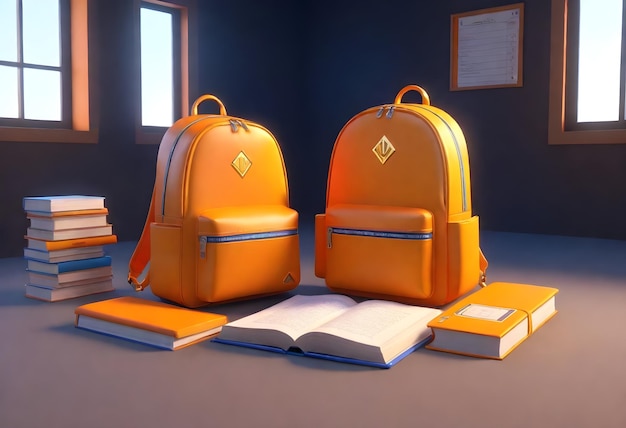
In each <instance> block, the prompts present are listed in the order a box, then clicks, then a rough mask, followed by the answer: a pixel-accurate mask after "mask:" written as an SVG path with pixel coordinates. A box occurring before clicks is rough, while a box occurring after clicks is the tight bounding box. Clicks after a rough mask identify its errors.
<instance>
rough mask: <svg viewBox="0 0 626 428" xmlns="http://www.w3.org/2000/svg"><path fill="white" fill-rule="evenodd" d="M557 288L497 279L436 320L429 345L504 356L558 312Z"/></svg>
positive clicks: (430, 324) (451, 349)
mask: <svg viewBox="0 0 626 428" xmlns="http://www.w3.org/2000/svg"><path fill="white" fill-rule="evenodd" d="M558 291H559V290H558V289H556V288H552V287H543V286H538V285H528V284H514V283H508V282H495V283H492V284H490V285H488V286H486V287H483V288H481V289H480V290H478V291H476V292H475V293H473V294H470V295H469V296H467V297H465V298H463V299H461V300H460V301H458V302H456V303H454V304H453V305H452V306H450V307H449V308H448V309H446V310H445V311H444V312H443V313H442V314H441V315H440V316H438V317H436V318H435V319H433V320H432V321H431V322H430V323H429V324H428V326H429V327H430V328H432V330H433V334H434V339H433V340H432V341H431V342H430V343H429V344H428V345H426V348H428V349H432V350H436V351H445V352H451V353H456V354H462V355H469V356H474V357H483V358H492V359H503V358H504V357H506V356H507V355H508V354H509V353H510V352H511V351H513V349H515V348H516V347H517V346H518V345H519V344H521V343H522V342H523V341H524V340H525V339H526V338H527V337H528V336H530V335H531V334H532V333H533V332H535V331H536V330H537V329H538V328H539V327H541V326H542V325H544V324H545V323H546V322H547V321H548V320H549V319H550V318H552V316H554V315H555V314H556V312H557V310H556V300H555V297H556V294H557V293H558Z"/></svg>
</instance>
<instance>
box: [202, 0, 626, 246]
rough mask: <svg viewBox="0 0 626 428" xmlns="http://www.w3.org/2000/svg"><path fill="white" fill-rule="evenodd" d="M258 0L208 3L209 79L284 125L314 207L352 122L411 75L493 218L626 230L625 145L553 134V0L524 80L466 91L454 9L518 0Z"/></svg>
mask: <svg viewBox="0 0 626 428" xmlns="http://www.w3.org/2000/svg"><path fill="white" fill-rule="evenodd" d="M258 3H260V4H262V6H260V5H257V2H253V1H244V0H239V1H235V2H228V3H225V4H221V3H218V2H208V3H203V6H202V8H201V12H202V13H201V19H202V20H204V23H205V30H204V31H205V33H204V34H205V36H206V39H207V41H206V43H208V45H209V46H210V48H207V49H205V50H204V51H202V52H201V55H200V57H201V60H202V63H201V64H202V66H201V69H202V72H201V75H202V76H203V78H201V81H202V87H203V89H204V90H211V89H213V88H215V90H216V91H223V92H224V93H225V98H227V100H228V102H229V104H230V109H231V111H233V112H237V113H241V114H242V115H246V114H247V115H248V116H251V117H253V118H255V119H258V120H259V121H264V122H265V123H267V124H268V125H269V126H270V127H271V129H272V130H273V131H274V132H275V133H277V134H278V135H279V137H280V138H279V141H280V142H281V144H282V147H283V150H284V151H285V152H286V158H287V161H288V167H289V171H290V178H291V179H292V186H291V187H292V201H293V202H294V205H295V206H296V208H298V209H299V210H300V211H301V212H302V214H303V216H304V217H306V218H310V217H311V216H312V215H313V214H314V213H316V212H321V211H322V210H323V208H324V198H325V185H326V173H327V168H328V161H329V157H330V153H331V150H332V145H333V143H334V139H335V137H336V135H337V134H338V133H339V131H340V129H341V127H342V126H343V124H344V123H345V122H346V121H347V120H349V118H350V117H351V116H353V115H354V114H356V113H358V112H359V111H361V110H363V109H365V108H368V107H371V106H374V105H378V104H382V103H388V102H392V101H393V99H394V96H395V94H396V93H397V91H398V90H399V89H400V88H402V87H403V86H404V85H406V84H411V83H415V84H419V85H421V86H423V87H424V88H426V90H427V91H428V92H429V94H430V96H431V101H432V103H433V104H434V105H436V106H438V107H440V108H443V109H444V110H446V111H448V112H449V113H450V114H452V115H453V116H454V117H455V118H456V119H457V121H458V122H459V124H460V125H461V127H462V129H463V130H464V133H465V136H466V139H467V142H468V147H469V152H470V162H471V171H472V187H473V200H474V211H475V212H476V213H477V214H479V215H480V217H481V225H482V228H483V229H491V230H503V231H515V232H532V233H547V234H565V235H578V236H595V237H604V238H617V239H626V226H625V225H624V223H623V222H622V217H623V214H622V213H623V212H625V211H626V168H624V167H625V166H626V145H582V146H550V145H548V140H547V126H548V85H549V72H550V70H549V61H550V43H549V40H550V2H549V1H545V0H528V1H526V2H524V4H525V26H524V52H523V64H524V85H523V87H521V88H505V89H487V90H473V91H459V92H452V91H450V90H449V79H450V15H451V14H453V13H459V12H466V11H470V10H476V9H482V8H487V7H494V6H501V5H504V4H509V3H510V2H502V1H493V0H450V1H441V2H432V1H430V2H426V1H423V2H417V1H411V0H387V1H385V2H381V1H365V2H364V1H358V0H341V1H336V0H335V1H333V0H316V1H309V2H295V1H294V2H284V1H282V2H281V1H270V2H258ZM209 40H210V41H209ZM216 54H217V55H216ZM293 73H295V74H293ZM231 94H232V95H231ZM268 94H273V95H275V97H276V98H275V100H274V101H271V102H269V104H268ZM408 97H409V98H408V100H411V97H410V94H409V95H408ZM414 99H415V101H419V97H417V96H415V98H414ZM277 104H282V105H283V106H285V108H284V109H276V108H267V107H268V106H270V105H271V106H272V107H274V106H275V105H277ZM287 106H288V107H287ZM285 109H287V111H285ZM625 143H626V142H625Z"/></svg>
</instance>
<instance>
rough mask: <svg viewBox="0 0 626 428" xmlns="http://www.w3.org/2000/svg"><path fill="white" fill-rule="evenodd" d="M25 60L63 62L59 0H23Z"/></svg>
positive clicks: (55, 64) (47, 62) (43, 63)
mask: <svg viewBox="0 0 626 428" xmlns="http://www.w3.org/2000/svg"><path fill="white" fill-rule="evenodd" d="M22 19H23V22H24V24H23V37H24V62H26V63H30V64H39V65H49V66H53V67H58V66H59V65H60V64H61V47H60V45H61V41H60V39H61V36H60V30H59V28H60V25H59V0H22Z"/></svg>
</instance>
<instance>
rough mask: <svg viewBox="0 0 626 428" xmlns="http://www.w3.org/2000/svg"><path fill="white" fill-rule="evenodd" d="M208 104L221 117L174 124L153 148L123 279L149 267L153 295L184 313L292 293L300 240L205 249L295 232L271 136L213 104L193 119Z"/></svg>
mask: <svg viewBox="0 0 626 428" xmlns="http://www.w3.org/2000/svg"><path fill="white" fill-rule="evenodd" d="M205 99H209V100H216V101H218V104H219V106H220V114H219V115H192V116H189V117H186V118H183V119H180V120H179V121H177V122H176V123H175V124H174V125H173V126H172V127H171V128H170V129H168V131H167V132H166V134H165V135H164V137H163V140H162V142H161V145H160V146H159V153H158V157H157V169H156V179H155V186H154V193H153V200H152V204H151V208H150V212H149V214H148V220H147V221H146V226H145V228H144V233H143V234H142V238H141V239H140V241H139V243H138V246H137V248H136V250H135V254H134V255H133V257H132V258H131V263H130V266H129V271H130V274H129V277H130V280H131V281H134V282H137V280H136V277H137V275H138V274H139V272H140V270H141V269H142V268H144V267H145V266H146V264H148V261H149V274H148V280H149V284H150V287H151V289H152V292H153V293H154V294H155V295H157V296H159V297H162V298H164V299H167V300H171V301H174V302H177V303H179V304H182V305H184V306H187V307H198V306H203V305H206V304H209V303H215V302H221V301H225V300H234V299H241V298H248V297H252V296H256V295H264V294H270V293H276V292H281V291H286V290H289V289H292V288H294V287H295V286H296V285H297V284H298V283H299V281H300V264H299V241H298V236H297V233H294V234H289V235H285V236H278V237H271V238H269V239H259V240H258V242H254V243H249V242H243V241H241V242H240V241H237V242H227V243H218V244H211V245H206V242H204V241H203V240H206V236H205V235H208V234H211V233H212V232H217V233H218V234H222V235H224V234H231V233H232V234H238V233H242V231H245V233H254V232H259V231H262V232H274V231H280V230H283V228H287V229H290V230H293V231H294V232H297V223H298V214H297V212H295V211H294V210H292V209H291V208H289V190H288V185H287V174H286V171H285V165H284V161H283V157H282V153H281V150H280V147H279V145H278V142H277V141H276V139H275V138H274V136H273V135H272V134H271V133H270V132H269V131H268V130H267V129H265V128H264V127H262V126H261V125H258V124H256V123H253V122H249V121H246V120H243V119H240V118H235V117H232V116H226V109H225V108H223V104H221V102H219V100H217V98H215V97H214V96H203V97H200V98H199V99H198V100H197V101H196V103H195V104H194V106H195V110H197V104H198V103H199V102H200V101H202V100H205ZM215 225H218V226H219V227H217V229H216V230H213V231H212V230H211V228H212V226H215ZM214 229H215V228H214ZM238 229H239V230H238ZM244 254H245V257H244ZM216 257H219V261H215V260H217V259H216ZM253 265H254V266H253ZM257 265H258V266H257ZM252 272H254V274H251V273H252ZM244 273H247V274H246V275H247V276H246V275H244ZM242 275H243V276H242ZM234 278H239V282H237V283H236V284H234V281H235V280H234ZM138 284H139V288H144V287H145V286H147V284H145V281H144V282H141V283H139V282H138ZM225 284H229V285H225Z"/></svg>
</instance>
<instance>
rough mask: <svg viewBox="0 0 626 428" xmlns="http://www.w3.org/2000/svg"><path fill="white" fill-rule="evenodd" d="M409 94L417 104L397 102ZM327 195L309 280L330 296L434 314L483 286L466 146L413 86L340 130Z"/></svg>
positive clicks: (443, 114)
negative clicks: (428, 309) (317, 280)
mask: <svg viewBox="0 0 626 428" xmlns="http://www.w3.org/2000/svg"><path fill="white" fill-rule="evenodd" d="M411 90H413V91H417V92H419V93H420V94H421V96H422V104H407V103H402V96H403V95H404V94H405V93H406V92H408V91H411ZM326 190H327V193H326V210H325V213H324V214H318V215H317V216H316V217H315V274H316V275H317V276H318V277H321V278H324V279H325V282H326V285H327V286H328V287H329V288H330V289H332V290H334V291H337V292H340V293H346V294H353V295H360V296H365V297H372V298H379V299H389V300H396V301H401V302H405V303H411V304H417V305H427V306H439V305H443V304H446V303H448V302H450V301H452V300H454V299H456V298H457V297H459V296H461V295H463V294H465V293H467V292H469V291H470V290H472V289H473V288H474V287H475V286H476V285H477V284H478V283H481V284H484V282H485V270H486V268H487V260H486V259H485V257H484V256H483V254H482V252H481V250H480V247H479V228H478V217H477V216H475V215H472V204H471V194H470V171H469V160H468V154H467V147H466V144H465V138H464V136H463V133H462V131H461V128H460V127H459V125H458V124H457V123H456V121H455V120H454V119H453V118H452V117H451V116H450V115H449V114H447V113H446V112H444V111H443V110H441V109H439V108H436V107H433V106H431V105H430V100H429V97H428V94H427V93H426V91H424V90H423V89H422V88H420V87H419V86H416V85H409V86H407V87H405V88H403V89H402V90H401V91H400V92H399V93H398V95H397V96H396V98H395V101H394V103H393V104H386V105H382V106H378V107H373V108H370V109H368V110H365V111H363V112H361V113H359V114H357V115H356V116H354V117H353V118H352V119H351V120H350V121H348V123H347V124H346V125H345V126H344V128H343V129H342V130H341V132H340V133H339V136H338V137H337V140H336V142H335V145H334V148H333V152H332V157H331V161H330V167H329V172H328V183H327V189H326Z"/></svg>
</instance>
